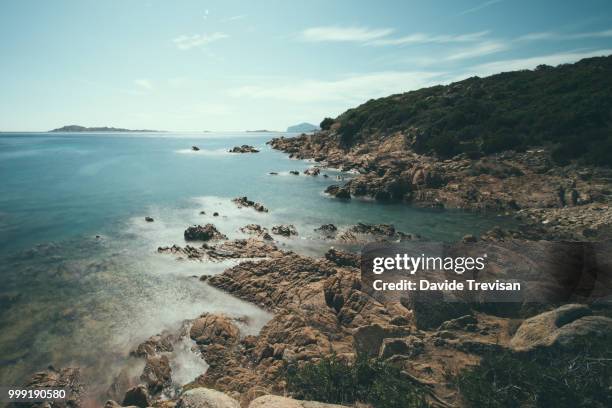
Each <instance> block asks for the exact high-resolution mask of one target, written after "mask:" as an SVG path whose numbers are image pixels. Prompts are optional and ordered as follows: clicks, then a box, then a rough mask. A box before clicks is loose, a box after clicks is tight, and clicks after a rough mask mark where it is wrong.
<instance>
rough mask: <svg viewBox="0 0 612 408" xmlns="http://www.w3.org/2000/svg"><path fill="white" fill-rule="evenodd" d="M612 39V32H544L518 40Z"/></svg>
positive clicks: (524, 36)
mask: <svg viewBox="0 0 612 408" xmlns="http://www.w3.org/2000/svg"><path fill="white" fill-rule="evenodd" d="M609 37H612V30H604V31H592V32H586V33H572V34H566V33H558V32H554V31H544V32H539V33H529V34H526V35H523V36H521V37H519V38H518V40H520V41H539V40H556V41H562V40H584V39H589V38H609Z"/></svg>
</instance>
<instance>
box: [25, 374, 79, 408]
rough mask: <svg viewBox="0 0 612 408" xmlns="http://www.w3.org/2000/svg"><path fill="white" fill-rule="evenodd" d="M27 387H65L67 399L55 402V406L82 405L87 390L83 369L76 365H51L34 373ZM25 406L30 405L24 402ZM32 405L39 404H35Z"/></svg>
mask: <svg viewBox="0 0 612 408" xmlns="http://www.w3.org/2000/svg"><path fill="white" fill-rule="evenodd" d="M25 387H27V388H63V389H65V390H66V399H65V400H62V401H61V402H59V403H58V404H55V403H54V405H53V406H54V407H55V406H57V407H80V406H81V398H82V396H83V394H84V390H85V387H84V386H83V384H82V382H81V371H80V369H79V368H76V367H66V368H60V369H56V368H54V367H53V366H49V367H48V368H47V369H46V370H44V371H40V372H37V373H36V374H34V375H32V377H31V378H30V380H29V381H27V382H26V384H25ZM20 406H21V405H20ZM24 406H30V405H26V404H24ZM32 406H38V405H37V404H36V405H34V404H33V405H32Z"/></svg>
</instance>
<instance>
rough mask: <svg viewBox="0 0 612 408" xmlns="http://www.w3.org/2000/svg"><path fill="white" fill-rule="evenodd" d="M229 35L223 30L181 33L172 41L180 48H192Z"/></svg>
mask: <svg viewBox="0 0 612 408" xmlns="http://www.w3.org/2000/svg"><path fill="white" fill-rule="evenodd" d="M228 37H229V35H227V34H225V33H222V32H215V33H212V34H194V35H181V36H179V37H176V38H175V39H174V40H172V42H174V44H176V46H177V48H178V49H179V50H189V49H191V48H195V47H202V46H204V45H207V44H211V43H213V42H215V41H219V40H222V39H224V38H228Z"/></svg>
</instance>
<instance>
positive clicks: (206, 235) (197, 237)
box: [183, 224, 227, 241]
mask: <svg viewBox="0 0 612 408" xmlns="http://www.w3.org/2000/svg"><path fill="white" fill-rule="evenodd" d="M183 235H184V237H185V241H210V240H219V239H227V237H226V236H225V235H223V234H222V233H220V232H219V230H217V228H216V227H215V226H214V225H213V224H206V225H204V226H201V225H194V226H192V227H189V228H187V229H186V230H185V233H184V234H183Z"/></svg>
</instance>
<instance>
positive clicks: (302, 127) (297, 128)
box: [287, 122, 320, 133]
mask: <svg viewBox="0 0 612 408" xmlns="http://www.w3.org/2000/svg"><path fill="white" fill-rule="evenodd" d="M318 130H320V129H319V127H318V126H317V125H313V124H312V123H306V122H303V123H300V124H299V125H294V126H289V127H288V128H287V132H291V133H311V132H316V131H318Z"/></svg>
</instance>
